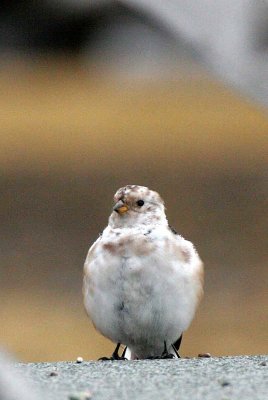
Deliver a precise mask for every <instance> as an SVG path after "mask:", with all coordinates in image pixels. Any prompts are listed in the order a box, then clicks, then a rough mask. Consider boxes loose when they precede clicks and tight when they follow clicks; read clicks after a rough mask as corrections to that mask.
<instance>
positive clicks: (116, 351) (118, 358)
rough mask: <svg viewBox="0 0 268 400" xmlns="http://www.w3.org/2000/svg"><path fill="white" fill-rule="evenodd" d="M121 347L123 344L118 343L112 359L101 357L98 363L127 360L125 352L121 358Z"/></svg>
mask: <svg viewBox="0 0 268 400" xmlns="http://www.w3.org/2000/svg"><path fill="white" fill-rule="evenodd" d="M120 346H121V343H117V345H116V348H115V349H114V352H113V354H112V356H111V357H101V358H99V360H98V361H114V360H126V358H125V357H124V355H125V354H124V352H123V354H122V356H120V355H119V354H118V350H119V348H120Z"/></svg>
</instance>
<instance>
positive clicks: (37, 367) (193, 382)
mask: <svg viewBox="0 0 268 400" xmlns="http://www.w3.org/2000/svg"><path fill="white" fill-rule="evenodd" d="M16 369H17V370H18V371H20V372H22V373H23V375H24V377H25V378H26V379H27V380H28V381H30V382H34V383H35V385H39V386H40V387H41V388H42V389H43V390H44V391H45V393H46V394H45V396H44V398H46V399H57V400H61V399H62V400H63V399H70V398H72V395H74V394H77V393H82V392H84V391H89V392H90V394H91V398H92V399H96V400H98V399H100V400H102V399H128V400H131V399H139V400H143V399H161V400H163V399H169V400H170V399H190V398H191V399H197V400H198V399H213V400H215V399H220V400H229V399H230V400H231V399H239V400H241V399H243V400H244V399H251V400H252V399H255V400H257V399H267V396H268V356H241V357H221V358H194V359H180V360H154V361H151V360H147V361H113V362H111V361H108V362H83V363H82V364H77V363H75V362H58V363H37V364H33V363H30V364H23V363H18V364H16ZM51 372H52V375H51ZM53 375H54V376H53ZM78 398H79V397H78ZM80 398H81V399H82V398H83V397H82V396H80Z"/></svg>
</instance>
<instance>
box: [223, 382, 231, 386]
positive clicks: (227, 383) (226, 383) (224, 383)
mask: <svg viewBox="0 0 268 400" xmlns="http://www.w3.org/2000/svg"><path fill="white" fill-rule="evenodd" d="M230 385H231V384H230V382H227V381H223V382H221V386H222V387H226V386H230Z"/></svg>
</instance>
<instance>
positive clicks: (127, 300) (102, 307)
mask: <svg viewBox="0 0 268 400" xmlns="http://www.w3.org/2000/svg"><path fill="white" fill-rule="evenodd" d="M114 199H115V206H114V210H113V212H112V214H111V216H110V218H109V224H108V226H107V228H105V230H104V231H103V234H102V235H101V236H100V237H99V238H98V239H97V241H96V242H95V243H94V244H93V245H92V247H91V248H90V250H89V252H88V255H87V258H86V261H85V266H84V286H83V293H84V304H85V308H86V311H87V313H88V315H89V317H90V318H91V320H92V322H93V324H94V326H95V327H96V329H98V330H99V331H100V332H101V333H102V334H103V335H104V336H106V337H107V338H109V339H110V340H112V341H113V342H115V343H122V344H124V345H126V346H127V347H128V349H129V350H130V352H131V358H139V359H142V358H148V357H156V356H161V354H164V352H165V348H166V350H167V352H168V353H174V351H173V348H172V345H173V344H174V343H175V342H176V340H177V339H178V338H179V337H180V336H181V334H182V333H183V332H184V331H185V330H186V329H187V328H188V326H189V325H190V323H191V321H192V319H193V317H194V314H195V311H196V308H197V306H198V303H199V301H200V299H201V297H202V293H203V265H202V262H201V260H200V258H199V256H198V254H197V252H196V250H195V249H194V247H193V245H192V243H191V242H189V241H187V240H185V239H183V238H182V237H181V236H180V235H177V234H175V233H174V232H173V231H172V230H171V228H170V227H169V225H168V222H167V219H166V216H165V211H164V203H163V200H162V199H161V197H160V196H159V194H158V193H156V192H154V191H152V190H149V189H148V188H146V187H143V186H136V185H128V186H125V187H123V188H121V189H119V190H118V191H117V192H116V194H115V196H114Z"/></svg>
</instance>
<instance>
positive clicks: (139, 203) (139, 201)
mask: <svg viewBox="0 0 268 400" xmlns="http://www.w3.org/2000/svg"><path fill="white" fill-rule="evenodd" d="M136 204H137V206H139V207H142V206H143V204H144V201H143V200H138V201H137V203H136Z"/></svg>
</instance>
